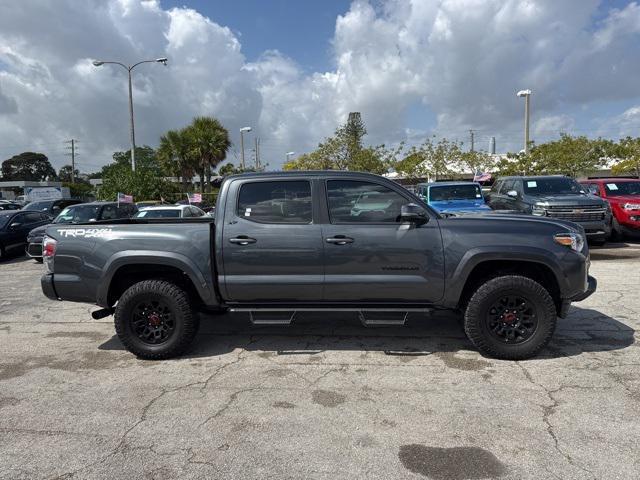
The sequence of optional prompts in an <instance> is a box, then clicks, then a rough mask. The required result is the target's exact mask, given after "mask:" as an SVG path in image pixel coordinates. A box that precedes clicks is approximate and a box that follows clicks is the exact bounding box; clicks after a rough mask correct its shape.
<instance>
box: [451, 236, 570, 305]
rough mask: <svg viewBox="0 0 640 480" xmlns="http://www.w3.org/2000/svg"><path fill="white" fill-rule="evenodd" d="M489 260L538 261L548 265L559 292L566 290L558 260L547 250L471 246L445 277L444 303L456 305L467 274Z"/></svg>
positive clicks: (566, 282)
mask: <svg viewBox="0 0 640 480" xmlns="http://www.w3.org/2000/svg"><path fill="white" fill-rule="evenodd" d="M491 260H500V261H509V260H512V261H514V262H515V261H518V262H530V263H538V264H541V265H544V266H545V267H548V268H549V269H550V270H551V271H552V272H553V275H554V276H555V278H556V281H557V282H558V286H559V287H560V291H561V292H565V291H567V290H568V287H569V285H568V281H567V277H566V275H565V274H564V272H563V269H562V266H561V264H560V261H559V260H558V259H557V258H556V257H555V256H554V255H553V254H552V253H551V252H549V251H548V250H545V249H543V248H537V247H526V248H522V247H512V246H492V247H478V248H472V249H471V250H468V251H467V252H465V254H464V255H463V256H462V258H461V259H460V262H458V265H457V266H456V268H455V270H454V271H453V273H452V274H451V275H450V276H449V275H447V278H446V279H445V286H446V288H445V292H446V293H445V298H444V304H445V305H446V306H448V307H452V308H453V307H456V306H457V305H458V302H459V300H460V296H461V295H462V291H463V289H464V286H465V284H466V282H467V279H468V278H469V275H470V274H471V272H472V271H473V269H474V268H475V267H477V266H478V265H480V264H481V263H483V262H487V261H491Z"/></svg>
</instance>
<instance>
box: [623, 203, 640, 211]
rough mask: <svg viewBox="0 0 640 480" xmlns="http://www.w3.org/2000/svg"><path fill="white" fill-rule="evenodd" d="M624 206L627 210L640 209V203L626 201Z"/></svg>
mask: <svg viewBox="0 0 640 480" xmlns="http://www.w3.org/2000/svg"><path fill="white" fill-rule="evenodd" d="M622 208H624V209H625V210H640V203H625V204H624V205H623V206H622Z"/></svg>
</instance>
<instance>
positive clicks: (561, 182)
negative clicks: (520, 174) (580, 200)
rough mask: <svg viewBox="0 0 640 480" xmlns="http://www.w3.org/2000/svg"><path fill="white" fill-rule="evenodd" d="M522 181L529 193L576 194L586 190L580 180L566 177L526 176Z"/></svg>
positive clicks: (525, 190) (525, 191) (526, 191)
mask: <svg viewBox="0 0 640 480" xmlns="http://www.w3.org/2000/svg"><path fill="white" fill-rule="evenodd" d="M522 183H523V185H524V193H526V194H527V195H576V194H579V193H582V192H584V190H583V188H582V186H581V185H580V184H579V183H578V182H576V181H575V180H573V179H572V178H566V177H551V178H532V179H527V178H525V179H524V180H523V182H522Z"/></svg>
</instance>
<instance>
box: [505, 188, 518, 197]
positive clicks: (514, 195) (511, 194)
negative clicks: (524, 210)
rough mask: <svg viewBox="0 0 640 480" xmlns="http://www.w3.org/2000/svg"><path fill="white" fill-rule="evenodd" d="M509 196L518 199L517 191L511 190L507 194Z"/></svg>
mask: <svg viewBox="0 0 640 480" xmlns="http://www.w3.org/2000/svg"><path fill="white" fill-rule="evenodd" d="M507 196H508V197H511V198H518V192H516V191H515V190H509V191H508V192H507Z"/></svg>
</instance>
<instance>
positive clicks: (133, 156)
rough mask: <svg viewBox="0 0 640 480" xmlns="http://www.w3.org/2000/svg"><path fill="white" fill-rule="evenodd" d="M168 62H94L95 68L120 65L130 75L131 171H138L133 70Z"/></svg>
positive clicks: (161, 59) (162, 59) (163, 59)
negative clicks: (131, 63)
mask: <svg viewBox="0 0 640 480" xmlns="http://www.w3.org/2000/svg"><path fill="white" fill-rule="evenodd" d="M167 61H168V60H167V59H166V58H164V57H163V58H156V59H155V60H143V61H141V62H138V63H135V64H133V65H125V64H124V63H120V62H106V61H102V60H94V61H93V65H94V66H95V67H101V66H102V65H107V64H113V65H120V66H121V67H122V68H124V69H125V70H126V71H127V73H128V74H129V121H130V125H131V128H130V130H131V170H132V171H134V172H135V170H136V135H135V131H134V126H133V92H132V91H131V70H133V69H134V68H136V67H137V66H138V65H141V64H143V63H161V64H163V65H166V64H167Z"/></svg>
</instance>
